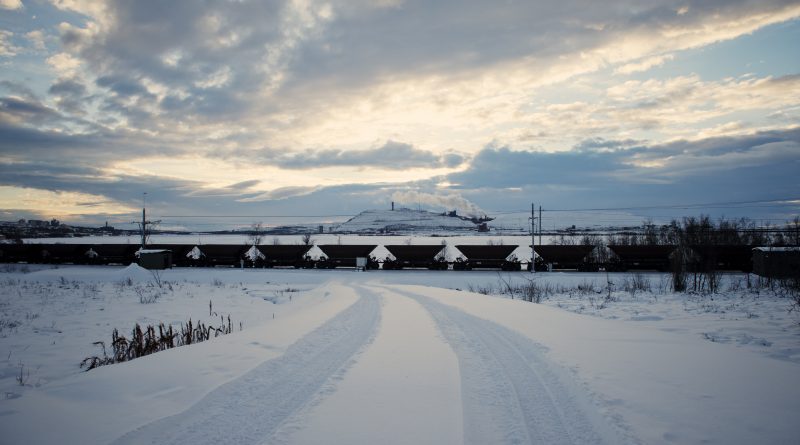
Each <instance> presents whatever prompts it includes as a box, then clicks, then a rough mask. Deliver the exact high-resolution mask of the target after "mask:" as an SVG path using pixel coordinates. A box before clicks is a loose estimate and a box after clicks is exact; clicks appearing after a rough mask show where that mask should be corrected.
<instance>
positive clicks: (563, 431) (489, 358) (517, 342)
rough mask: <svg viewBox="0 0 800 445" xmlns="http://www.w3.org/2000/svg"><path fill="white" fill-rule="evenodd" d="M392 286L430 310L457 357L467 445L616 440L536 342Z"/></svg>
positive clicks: (578, 442)
mask: <svg viewBox="0 0 800 445" xmlns="http://www.w3.org/2000/svg"><path fill="white" fill-rule="evenodd" d="M393 290H396V289H393ZM397 291H398V292H400V293H402V294H403V295H405V296H408V297H410V298H413V299H415V300H416V301H418V302H419V303H420V304H421V305H422V306H423V307H424V308H425V309H427V310H428V311H429V312H430V314H431V315H432V316H433V319H434V320H435V321H436V324H437V325H438V327H439V329H440V331H441V333H442V335H443V336H444V338H445V340H446V341H447V343H449V344H450V346H451V347H452V348H453V350H454V351H455V353H456V355H457V356H458V362H459V371H460V373H461V392H462V400H463V404H464V406H463V409H464V442H465V443H467V444H488V443H492V444H527V443H534V444H597V443H614V442H615V440H614V439H612V437H613V433H611V432H610V429H608V428H607V427H606V426H605V425H603V423H602V421H601V420H600V419H599V415H597V414H596V413H593V412H592V411H593V408H592V407H591V406H589V403H588V402H587V401H585V400H582V399H580V398H579V397H577V394H576V393H575V392H573V389H572V388H570V387H569V386H568V385H566V384H565V383H564V381H563V380H562V378H561V377H559V375H558V374H557V372H558V370H557V368H556V367H555V366H554V365H552V364H551V363H549V361H548V360H547V359H546V358H545V357H544V355H543V353H542V350H541V346H539V345H537V344H535V343H534V342H532V341H531V340H530V339H528V338H526V337H524V336H522V335H521V334H518V333H516V332H514V331H512V330H511V329H508V328H506V327H503V326H501V325H499V324H497V323H494V322H491V321H488V320H485V319H482V318H478V317H475V316H472V315H469V314H467V313H465V312H463V311H461V310H459V309H456V308H453V307H451V306H448V305H445V304H442V303H438V302H436V301H435V300H433V299H431V298H429V297H425V296H423V295H421V294H416V293H410V292H407V291H400V290H397Z"/></svg>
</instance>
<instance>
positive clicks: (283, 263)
mask: <svg viewBox="0 0 800 445" xmlns="http://www.w3.org/2000/svg"><path fill="white" fill-rule="evenodd" d="M312 247H313V246H306V245H302V244H287V245H275V244H264V245H259V246H258V250H259V252H261V254H262V255H263V257H262V258H260V259H259V260H257V261H256V264H255V265H256V267H269V268H272V267H294V268H295V269H299V268H301V267H304V268H308V266H309V261H310V260H309V259H308V258H307V255H308V251H309V250H311V248H312ZM312 267H313V264H312Z"/></svg>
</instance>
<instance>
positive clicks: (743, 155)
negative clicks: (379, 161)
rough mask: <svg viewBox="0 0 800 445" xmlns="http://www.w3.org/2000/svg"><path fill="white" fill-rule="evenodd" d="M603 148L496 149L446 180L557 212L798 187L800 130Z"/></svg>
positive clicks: (791, 192) (771, 195)
mask: <svg viewBox="0 0 800 445" xmlns="http://www.w3.org/2000/svg"><path fill="white" fill-rule="evenodd" d="M605 142H609V143H605ZM600 145H602V146H604V148H607V149H604V150H602V151H598V150H595V149H593V148H581V149H576V150H574V151H570V152H558V153H546V152H529V151H515V150H511V149H509V148H507V147H491V146H490V147H487V148H485V149H483V150H482V151H481V152H479V153H478V154H477V155H476V156H475V157H474V158H473V160H472V162H471V164H470V167H469V168H468V169H467V170H465V171H463V172H458V173H453V174H450V175H447V176H446V180H447V181H448V182H449V183H451V184H454V185H451V187H452V188H453V189H455V190H458V191H460V192H462V193H469V194H471V195H472V196H473V199H479V202H480V200H483V199H489V200H492V202H494V203H496V205H502V203H503V202H515V203H516V206H520V205H521V204H523V203H521V202H519V201H520V200H519V199H516V198H514V197H513V196H510V195H508V194H507V193H505V192H504V190H506V189H509V188H520V189H523V190H524V191H525V192H526V193H524V194H523V195H522V196H524V197H525V198H527V199H529V200H536V201H537V202H546V203H547V204H548V205H549V206H551V207H556V208H557V207H563V203H565V202H569V203H571V205H573V206H575V205H586V206H591V207H598V206H599V205H601V204H605V205H613V206H622V207H625V206H627V205H636V204H638V205H642V204H645V203H650V204H651V205H659V204H663V203H687V202H688V203H697V202H725V201H730V200H731V199H730V197H731V196H736V200H741V199H779V198H785V197H792V196H796V195H797V190H800V188H798V187H800V179H798V178H797V175H796V174H795V173H793V172H794V171H796V170H797V169H798V168H799V167H800V128H794V129H790V130H781V131H766V132H759V133H755V134H751V135H742V136H726V137H716V138H708V139H703V140H679V141H674V142H670V143H665V144H652V145H645V144H643V145H633V146H629V145H628V144H624V143H623V144H614V143H612V142H610V141H604V142H603V143H601V144H600ZM476 197H477V198H476ZM525 198H523V199H525Z"/></svg>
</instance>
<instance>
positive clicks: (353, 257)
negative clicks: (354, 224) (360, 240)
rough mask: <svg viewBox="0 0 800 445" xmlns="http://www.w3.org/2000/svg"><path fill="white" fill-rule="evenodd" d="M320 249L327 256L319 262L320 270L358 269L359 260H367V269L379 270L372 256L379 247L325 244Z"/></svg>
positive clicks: (372, 245)
mask: <svg viewBox="0 0 800 445" xmlns="http://www.w3.org/2000/svg"><path fill="white" fill-rule="evenodd" d="M317 247H319V249H320V250H321V251H322V253H323V254H324V255H325V257H324V258H321V259H320V260H319V261H318V262H317V268H319V269H335V268H337V267H357V266H358V263H357V261H358V258H366V259H367V263H366V268H367V269H377V268H378V262H377V261H376V260H375V258H373V257H371V256H370V253H372V251H373V250H375V248H376V247H378V246H377V245H374V244H371V245H361V244H323V245H320V246H317Z"/></svg>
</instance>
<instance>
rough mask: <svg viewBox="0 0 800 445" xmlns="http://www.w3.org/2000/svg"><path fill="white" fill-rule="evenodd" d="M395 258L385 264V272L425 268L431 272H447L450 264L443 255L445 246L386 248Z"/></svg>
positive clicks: (390, 246)
mask: <svg viewBox="0 0 800 445" xmlns="http://www.w3.org/2000/svg"><path fill="white" fill-rule="evenodd" d="M384 247H386V250H388V251H389V253H391V254H392V255H393V256H394V259H388V258H387V259H386V260H384V262H383V269H384V270H400V269H407V268H423V269H430V270H447V268H448V264H447V261H446V260H445V259H444V256H443V255H442V251H443V250H444V248H445V246H443V245H441V244H433V245H411V246H409V245H405V244H404V245H388V246H384Z"/></svg>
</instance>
